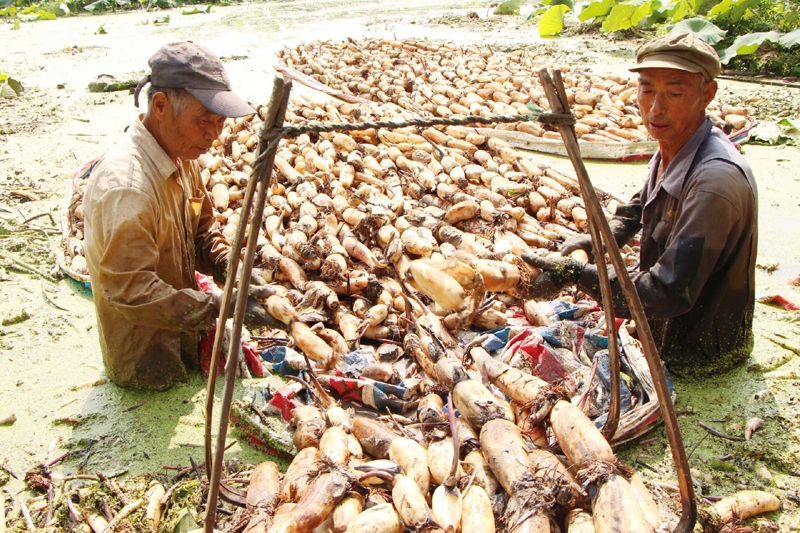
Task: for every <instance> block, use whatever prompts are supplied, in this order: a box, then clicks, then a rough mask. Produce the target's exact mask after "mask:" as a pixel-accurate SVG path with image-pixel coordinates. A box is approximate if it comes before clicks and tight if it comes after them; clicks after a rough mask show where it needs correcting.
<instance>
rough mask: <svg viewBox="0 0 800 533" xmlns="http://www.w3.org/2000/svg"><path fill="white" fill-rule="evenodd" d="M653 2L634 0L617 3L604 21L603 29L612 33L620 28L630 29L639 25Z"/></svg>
mask: <svg viewBox="0 0 800 533" xmlns="http://www.w3.org/2000/svg"><path fill="white" fill-rule="evenodd" d="M651 6H652V2H651V1H650V0H648V1H647V2H644V1H643V0H634V1H633V2H628V3H625V4H617V5H616V6H614V8H613V9H612V10H611V12H610V13H609V14H608V18H606V20H605V22H603V31H604V32H606V33H611V32H615V31H620V30H629V29H631V28H632V27H634V26H638V25H639V23H640V22H641V21H642V19H644V18H645V17H646V16H647V15H648V14H649V13H650V10H651Z"/></svg>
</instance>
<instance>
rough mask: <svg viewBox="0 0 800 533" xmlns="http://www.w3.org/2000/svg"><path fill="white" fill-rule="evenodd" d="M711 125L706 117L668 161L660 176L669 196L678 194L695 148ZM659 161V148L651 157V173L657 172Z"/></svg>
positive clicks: (676, 196)
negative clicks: (673, 157)
mask: <svg viewBox="0 0 800 533" xmlns="http://www.w3.org/2000/svg"><path fill="white" fill-rule="evenodd" d="M712 126H713V124H712V122H711V119H710V118H708V117H706V120H705V122H703V123H702V124H701V125H700V127H699V128H697V131H695V132H694V135H692V137H691V138H690V139H689V140H688V141H687V142H686V144H684V145H683V146H682V147H681V149H680V150H679V151H678V154H677V155H676V156H675V159H673V160H672V162H670V164H669V166H668V167H667V170H666V171H665V172H664V176H663V177H662V178H661V187H662V188H663V189H664V190H665V191H667V192H668V193H669V194H670V196H674V197H675V198H678V197H679V196H680V194H681V189H682V188H683V182H684V178H685V177H686V174H687V173H688V172H689V168H690V167H691V166H692V161H694V156H695V155H696V154H697V150H699V149H700V145H701V144H703V141H705V139H706V137H708V134H709V132H710V131H711V128H712ZM660 162H661V150H658V151H657V152H656V155H655V156H654V157H653V166H652V168H651V172H652V173H653V175H655V173H656V172H658V163H660Z"/></svg>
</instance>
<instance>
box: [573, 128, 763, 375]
mask: <svg viewBox="0 0 800 533" xmlns="http://www.w3.org/2000/svg"><path fill="white" fill-rule="evenodd" d="M660 161H661V155H660V152H658V153H656V155H655V156H654V157H653V159H652V160H651V162H650V173H649V177H648V179H647V182H646V183H645V185H644V188H642V190H641V191H640V192H639V193H638V194H636V195H635V196H634V197H633V199H632V200H631V202H630V203H629V204H628V205H624V206H619V207H618V208H617V213H616V216H615V217H614V220H613V222H612V227H613V229H614V231H615V234H617V236H622V238H621V239H618V241H624V240H627V238H628V237H631V236H633V235H634V234H635V233H636V232H637V231H638V230H639V229H641V230H642V241H641V252H640V265H639V272H637V273H636V274H634V275H633V276H632V280H633V282H634V284H635V285H636V289H637V291H638V293H639V297H640V298H641V300H642V304H643V306H644V310H645V313H646V314H647V316H648V318H650V323H651V327H652V328H653V335H654V337H655V339H656V344H657V345H658V348H659V353H660V355H661V358H662V359H663V360H664V361H666V363H667V366H668V367H669V368H670V369H671V370H673V371H674V372H676V373H678V374H700V373H709V372H715V371H720V370H724V369H727V368H730V367H731V366H733V365H735V364H737V363H740V362H741V361H743V360H744V359H745V358H746V357H747V356H748V355H749V354H750V352H751V350H752V347H753V333H752V323H753V310H754V306H755V262H756V246H757V241H758V212H757V204H758V199H757V192H756V184H755V180H754V178H753V174H752V171H751V170H750V167H749V165H748V164H747V162H746V161H745V159H744V157H742V155H741V154H740V153H739V152H738V151H737V150H736V148H735V147H734V146H733V144H731V142H730V141H729V140H728V139H727V138H726V137H725V135H724V134H723V133H722V131H720V130H719V129H717V128H714V127H712V123H711V120H710V119H706V121H705V123H703V125H702V126H700V128H699V129H698V130H697V131H696V132H695V134H694V135H693V136H692V138H691V139H690V140H689V141H688V142H687V143H686V144H685V145H684V146H683V148H681V150H680V151H679V152H678V154H677V156H676V157H675V159H674V160H673V161H672V162H671V163H670V164H669V166H668V167H667V169H666V171H665V172H664V174H663V176H662V178H661V179H660V180H658V179H657V170H658V166H659V163H660ZM596 276H597V273H596V269H594V268H591V269H586V271H585V275H584V277H583V278H582V282H581V285H582V286H584V288H585V289H586V290H587V292H589V293H590V294H593V296H595V297H596V298H599V296H600V291H599V289H598V285H597V281H596ZM612 281H613V292H614V299H615V308H616V309H618V310H619V312H620V313H621V314H622V315H623V316H627V315H628V310H627V309H626V308H625V299H624V296H623V295H622V290H621V288H620V286H619V282H618V280H617V279H616V276H613V275H612Z"/></svg>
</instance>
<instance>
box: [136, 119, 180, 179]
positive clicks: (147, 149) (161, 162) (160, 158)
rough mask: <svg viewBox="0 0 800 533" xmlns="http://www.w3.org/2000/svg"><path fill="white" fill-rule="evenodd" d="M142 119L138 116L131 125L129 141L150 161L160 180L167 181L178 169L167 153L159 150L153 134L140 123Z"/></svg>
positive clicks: (159, 146) (159, 147)
mask: <svg viewBox="0 0 800 533" xmlns="http://www.w3.org/2000/svg"><path fill="white" fill-rule="evenodd" d="M143 117H144V115H139V118H138V119H137V120H136V121H135V122H134V123H133V126H132V127H131V129H130V135H131V140H132V141H133V142H134V144H136V145H137V146H139V147H140V148H141V149H142V151H144V153H145V154H147V156H148V157H149V158H150V159H152V161H153V163H154V164H155V166H156V168H157V169H158V172H159V175H160V176H161V179H167V178H169V177H170V176H172V175H173V174H174V173H175V172H176V171H177V170H178V167H177V166H176V165H175V162H174V161H173V160H172V159H170V157H169V156H168V155H167V152H165V151H164V149H163V148H161V145H160V144H158V141H157V140H156V138H155V137H153V134H152V133H150V131H148V129H147V128H146V127H145V126H144V124H143V123H142V118H143Z"/></svg>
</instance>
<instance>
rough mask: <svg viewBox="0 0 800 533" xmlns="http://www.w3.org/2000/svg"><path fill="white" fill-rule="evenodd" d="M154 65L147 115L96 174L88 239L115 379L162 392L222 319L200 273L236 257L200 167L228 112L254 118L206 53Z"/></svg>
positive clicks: (192, 363) (220, 268)
mask: <svg viewBox="0 0 800 533" xmlns="http://www.w3.org/2000/svg"><path fill="white" fill-rule="evenodd" d="M149 63H150V68H151V70H152V73H151V74H150V75H149V76H148V77H147V78H145V79H144V80H142V82H141V83H140V84H139V87H137V89H136V96H135V101H136V105H137V107H138V97H139V92H140V90H141V89H142V87H143V86H144V85H145V84H147V83H148V82H149V83H150V88H149V90H148V91H147V113H146V114H145V115H142V116H140V117H139V118H138V119H137V120H136V121H134V123H133V125H132V126H131V127H130V128H129V129H128V132H127V134H126V135H125V137H124V138H123V139H122V140H120V141H119V142H118V143H117V144H116V145H114V146H113V147H112V148H111V149H110V150H109V151H108V152H107V153H106V154H105V155H104V156H103V157H102V158H101V159H100V161H99V162H98V163H97V166H96V167H95V168H94V169H93V170H92V173H91V179H90V181H89V185H88V187H87V188H86V194H85V197H84V203H83V205H84V213H85V240H84V244H85V253H86V261H87V265H88V269H89V274H90V277H91V281H92V290H93V293H94V302H95V308H96V311H97V325H98V329H99V332H100V346H101V348H102V352H103V363H104V365H105V368H106V372H107V374H108V376H109V377H110V378H111V379H112V381H114V382H115V383H117V384H118V385H123V386H130V387H141V388H151V389H165V388H168V387H170V386H171V385H172V384H173V383H174V382H175V381H176V380H178V379H180V378H182V377H184V376H185V375H186V374H187V369H190V368H195V367H196V366H197V359H198V339H199V335H200V334H201V333H204V332H208V330H210V329H211V327H212V326H213V324H214V319H215V318H216V316H217V313H218V308H219V303H220V302H219V301H220V298H219V295H218V294H217V295H216V296H214V295H212V294H208V293H204V292H201V291H199V290H197V282H196V279H195V270H199V271H201V272H204V273H207V274H213V276H214V278H215V280H216V281H218V282H222V281H224V277H225V271H226V267H227V258H228V253H229V251H230V245H229V244H228V242H227V241H226V240H225V238H224V237H223V236H222V234H221V233H220V232H219V231H218V229H217V225H216V220H215V217H214V212H213V208H212V205H211V201H210V200H209V197H208V194H207V193H206V191H205V188H204V187H203V183H202V181H201V178H200V169H199V167H198V164H197V161H196V160H197V158H198V157H200V155H202V154H204V153H206V152H207V151H208V149H209V148H211V145H212V143H213V142H214V140H215V139H216V138H217V137H218V136H219V134H220V132H221V131H222V127H223V124H224V122H225V119H226V117H241V116H246V115H251V114H253V113H255V111H254V110H253V109H252V108H251V107H250V106H249V105H248V104H247V103H246V102H245V101H244V100H242V99H241V98H240V97H238V96H237V95H236V94H234V92H233V91H232V90H231V85H230V82H229V81H228V76H227V74H226V73H225V69H224V67H223V66H222V63H221V62H220V60H219V59H218V58H217V56H215V55H214V53H213V52H211V51H210V50H208V49H207V48H205V47H203V46H200V45H197V44H194V43H175V44H168V45H166V46H163V47H162V48H160V49H159V50H158V51H157V52H156V53H155V54H154V55H153V57H151V58H150V62H149Z"/></svg>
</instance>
